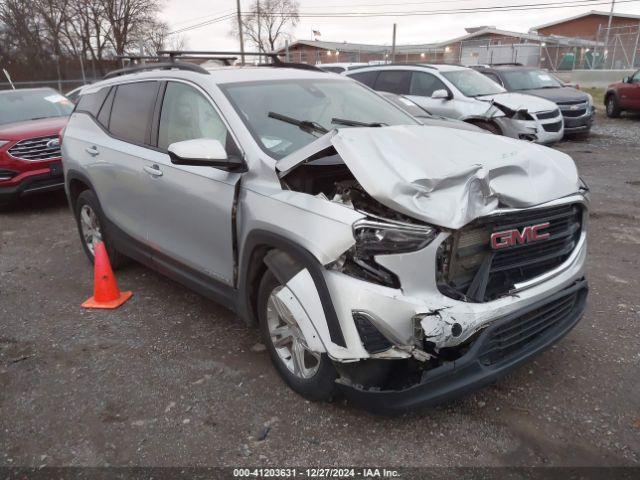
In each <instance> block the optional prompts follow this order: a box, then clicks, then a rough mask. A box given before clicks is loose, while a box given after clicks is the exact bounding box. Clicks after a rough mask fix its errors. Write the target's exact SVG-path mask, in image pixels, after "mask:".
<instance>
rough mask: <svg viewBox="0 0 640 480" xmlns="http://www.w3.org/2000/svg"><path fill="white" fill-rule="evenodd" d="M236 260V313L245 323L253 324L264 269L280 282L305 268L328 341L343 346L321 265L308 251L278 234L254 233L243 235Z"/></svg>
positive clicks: (343, 341) (255, 231)
mask: <svg viewBox="0 0 640 480" xmlns="http://www.w3.org/2000/svg"><path fill="white" fill-rule="evenodd" d="M240 258H241V263H240V276H239V282H238V290H239V299H238V301H239V305H238V311H239V313H240V314H241V316H242V317H243V318H244V319H245V321H246V322H247V323H249V324H253V325H255V324H256V323H257V320H256V319H257V318H258V317H257V300H258V288H259V284H260V279H261V278H262V276H263V275H264V272H265V271H266V270H267V269H268V270H270V271H271V272H272V273H273V274H274V275H275V276H276V277H277V278H278V279H279V280H280V281H281V282H283V283H286V282H287V281H288V280H289V279H291V278H292V277H293V276H295V275H296V274H297V273H298V272H300V271H301V270H303V269H307V270H308V271H309V273H310V275H311V277H312V279H313V281H314V284H315V287H316V289H317V292H318V295H319V297H320V301H321V303H322V309H323V311H324V316H325V319H326V321H327V326H328V329H329V334H330V337H331V341H332V342H333V343H335V344H336V345H339V346H341V347H346V342H345V339H344V336H343V333H342V329H341V327H340V322H339V320H338V316H337V314H336V310H335V308H334V306H333V302H332V300H331V295H330V293H329V289H328V287H327V284H326V281H325V279H324V275H323V269H324V266H323V265H322V264H321V263H320V262H319V261H318V260H317V259H316V258H315V257H314V256H313V254H311V252H309V251H308V250H306V249H305V248H304V247H302V246H300V245H299V244H297V243H295V242H293V241H292V240H290V239H288V238H286V237H283V236H281V235H278V234H275V233H272V232H268V231H266V230H254V231H252V232H250V233H249V234H248V235H247V237H246V240H245V241H244V246H243V249H242V254H241V257H240Z"/></svg>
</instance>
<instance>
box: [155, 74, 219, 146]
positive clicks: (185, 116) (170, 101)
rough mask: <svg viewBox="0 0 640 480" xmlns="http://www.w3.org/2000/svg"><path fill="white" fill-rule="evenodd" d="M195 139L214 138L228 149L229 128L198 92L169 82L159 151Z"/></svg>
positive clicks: (162, 112)
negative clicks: (176, 143)
mask: <svg viewBox="0 0 640 480" xmlns="http://www.w3.org/2000/svg"><path fill="white" fill-rule="evenodd" d="M194 138H212V139H214V140H218V141H219V142H220V143H222V146H223V147H227V146H228V145H227V127H226V126H225V124H224V122H223V121H222V119H221V118H220V116H219V115H218V112H216V110H215V108H213V105H211V102H209V100H207V98H205V97H204V95H202V94H201V93H200V92H198V91H197V90H196V89H195V88H193V87H190V86H189V85H185V84H184V83H177V82H169V83H168V84H167V89H166V91H165V94H164V100H163V102H162V111H161V113H160V129H159V131H158V148H160V149H161V150H167V149H168V148H169V145H171V144H172V143H175V142H180V141H182V140H192V139H194Z"/></svg>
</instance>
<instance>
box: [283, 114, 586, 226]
mask: <svg viewBox="0 0 640 480" xmlns="http://www.w3.org/2000/svg"><path fill="white" fill-rule="evenodd" d="M331 145H333V146H334V148H335V149H336V151H337V152H338V153H339V154H340V156H341V157H342V159H343V161H344V162H345V164H346V165H347V167H349V170H351V172H352V173H353V175H354V176H355V177H356V179H357V180H358V182H359V183H360V185H362V187H363V188H364V189H365V190H366V191H367V193H369V195H371V196H372V197H373V198H375V199H376V200H378V201H379V202H380V203H382V204H383V205H385V206H387V207H389V208H391V209H393V210H396V211H398V212H401V213H404V214H406V215H409V216H411V217H413V218H416V219H420V220H423V221H425V222H428V223H432V224H435V225H439V226H442V227H446V228H452V229H457V228H460V227H462V226H464V225H466V224H467V223H469V222H470V221H472V220H474V219H476V218H478V217H481V216H484V215H488V214H490V213H491V212H492V211H493V210H495V209H496V208H498V207H499V206H504V207H513V208H523V207H530V206H533V205H539V204H542V203H545V202H548V201H551V200H554V199H557V198H561V197H565V196H567V195H571V194H573V193H576V192H578V190H579V187H580V183H579V182H580V181H579V178H578V172H577V170H576V166H575V164H574V163H573V160H572V159H571V157H569V156H568V155H565V154H564V153H561V152H558V151H555V150H552V149H550V148H546V147H542V146H540V145H535V144H533V143H528V142H523V141H519V140H514V139H510V138H506V137H501V136H497V135H487V134H484V133H475V132H467V131H462V130H455V129H452V128H445V127H433V126H424V125H403V126H393V127H381V128H344V129H340V130H333V131H331V132H329V133H327V134H326V135H324V136H323V137H321V138H319V139H318V140H316V141H315V142H313V143H312V144H309V145H307V146H306V147H305V148H304V149H302V151H298V152H295V153H293V154H291V155H289V156H287V157H285V158H283V159H282V160H280V161H279V162H278V163H277V165H276V167H277V168H278V170H280V171H290V170H292V169H293V168H295V165H297V164H298V163H300V162H302V161H304V160H305V159H307V158H309V157H310V156H311V155H313V154H314V153H317V152H319V151H321V150H323V149H325V148H327V147H329V146H331Z"/></svg>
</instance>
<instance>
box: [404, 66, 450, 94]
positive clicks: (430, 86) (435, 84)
mask: <svg viewBox="0 0 640 480" xmlns="http://www.w3.org/2000/svg"><path fill="white" fill-rule="evenodd" d="M436 90H447V87H446V85H445V84H444V83H442V80H440V79H439V78H438V77H436V76H435V75H431V74H430V73H425V72H413V74H412V75H411V89H410V94H411V95H417V96H421V97H430V96H431V95H433V92H435V91H436Z"/></svg>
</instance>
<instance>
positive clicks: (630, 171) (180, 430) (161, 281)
mask: <svg viewBox="0 0 640 480" xmlns="http://www.w3.org/2000/svg"><path fill="white" fill-rule="evenodd" d="M558 148H560V149H561V150H563V151H565V152H567V153H569V154H570V155H572V156H573V157H574V159H575V160H576V161H577V163H578V166H579V169H580V171H581V174H582V176H583V177H584V178H585V180H586V181H587V183H588V184H589V185H590V186H591V189H592V201H593V203H592V213H591V220H590V247H589V248H590V259H589V277H590V278H589V280H590V283H591V296H590V304H589V308H588V311H587V314H586V316H585V317H584V319H583V320H582V322H581V323H580V324H579V325H578V326H577V327H576V328H575V329H574V330H573V331H572V332H571V333H570V334H569V335H568V336H567V337H566V338H565V339H564V340H562V341H561V342H560V343H559V344H557V345H556V346H555V347H554V348H552V349H550V350H548V351H546V352H545V353H544V354H542V355H541V356H539V357H537V359H536V360H535V361H534V362H532V363H530V364H528V365H526V366H524V367H523V368H521V369H519V370H517V371H516V372H514V373H513V374H511V375H510V376H508V377H507V378H506V379H504V380H503V381H501V382H499V383H498V384H496V385H494V386H492V387H489V388H487V389H485V390H483V391H480V392H478V393H475V394H472V395H470V396H468V397H466V398H463V399H461V400H459V401H456V402H454V403H451V404H448V405H446V406H443V407H439V408H437V409H433V410H430V411H427V412H423V413H419V414H408V415H405V416H402V417H399V418H384V417H376V416H371V415H369V414H366V413H364V412H362V411H359V410H357V409H356V408H354V407H352V406H350V405H348V404H345V402H344V401H336V402H334V403H332V404H313V403H309V402H306V401H304V400H303V399H301V398H300V397H298V396H297V395H296V394H294V393H293V392H291V391H290V390H289V389H288V388H287V387H286V386H285V385H284V384H283V382H282V381H280V379H279V377H278V376H277V375H276V373H275V370H274V369H273V368H272V367H271V365H270V362H269V359H268V355H267V353H266V352H264V351H260V349H259V348H256V344H257V343H258V341H259V338H258V332H257V331H254V330H249V329H247V328H246V327H245V326H244V325H243V324H242V323H240V322H239V321H238V320H237V319H236V318H234V315H232V314H231V313H230V312H228V311H227V310H225V309H223V308H221V307H219V306H218V305H216V304H215V303H212V302H210V301H208V300H206V299H204V298H202V297H199V296H198V295H196V294H193V293H191V292H190V291H188V290H186V289H185V288H183V287H182V286H180V285H178V284H175V283H173V282H171V281H169V280H166V279H165V278H163V277H160V276H158V275H156V274H155V273H154V272H152V271H150V270H147V269H145V268H143V267H141V266H138V265H135V264H134V265H132V266H130V267H128V268H127V269H125V270H124V271H121V272H119V274H118V281H119V283H120V286H121V287H123V288H126V289H132V290H133V291H134V298H133V299H132V300H131V301H129V302H128V303H127V304H126V305H125V306H124V307H122V308H121V309H119V310H116V311H114V312H106V311H85V310H82V309H81V308H80V303H81V302H82V301H84V300H85V299H86V298H87V297H88V296H89V295H90V292H91V289H92V284H91V282H92V271H91V268H90V266H89V263H88V262H87V260H86V258H85V257H84V254H83V253H82V251H81V247H80V242H79V239H78V235H77V233H76V229H75V224H74V221H73V219H72V217H71V214H70V213H69V210H68V208H67V205H66V203H65V199H64V196H63V195H53V196H47V197H40V198H34V199H32V200H30V201H29V202H28V203H26V204H24V205H23V206H21V207H20V208H18V209H17V210H14V211H12V212H4V213H0V318H1V319H2V320H1V322H2V323H1V328H0V465H5V466H9V465H14V466H15V465H22V466H40V465H50V466H61V465H74V466H75V465H82V466H97V465H100V466H102V465H122V466H133V465H136V466H137V465H143V466H175V465H182V466H187V465H188V466H203V465H233V466H235V465H270V466H283V465H290V466H295V465H315V466H329V465H338V466H344V465H379V466H425V465H438V466H448V465H459V466H462V465H464V466H476V465H484V466H502V465H510V466H511V465H517V466H524V465H546V466H548V465H572V466H577V465H640V381H639V379H640V368H639V367H640V348H639V347H640V333H639V329H638V325H640V299H639V298H640V297H639V295H638V289H639V288H640V275H639V273H638V272H639V270H640V223H639V219H640V120H638V119H629V118H626V119H620V120H615V121H613V120H607V119H605V118H603V117H599V118H598V121H597V125H596V127H595V128H594V134H593V135H592V137H591V138H590V139H576V140H573V141H568V142H564V143H563V144H561V145H560V146H559V147H558Z"/></svg>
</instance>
